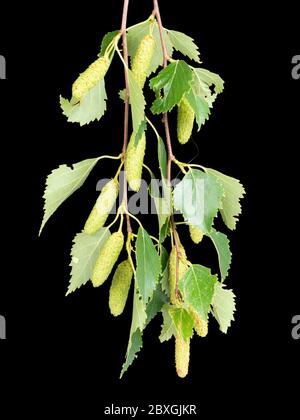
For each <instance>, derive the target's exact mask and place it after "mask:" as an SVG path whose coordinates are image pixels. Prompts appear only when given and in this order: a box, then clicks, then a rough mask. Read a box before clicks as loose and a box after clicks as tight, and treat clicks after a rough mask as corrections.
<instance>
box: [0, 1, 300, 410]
mask: <svg viewBox="0 0 300 420" xmlns="http://www.w3.org/2000/svg"><path fill="white" fill-rule="evenodd" d="M99 3H100V4H99V5H98V6H94V5H92V4H91V3H86V4H84V5H80V6H75V5H74V4H73V3H69V4H68V6H69V7H68V9H65V6H66V5H67V2H65V3H64V4H55V3H51V4H50V3H48V4H47V5H43V6H41V7H40V8H39V7H37V6H30V5H26V6H24V5H23V6H18V10H12V8H10V9H9V8H7V9H6V10H4V11H2V13H1V14H2V22H3V25H2V26H1V33H0V35H1V38H0V39H1V43H0V48H1V50H0V54H2V55H4V56H5V57H6V60H7V80H6V81H2V80H1V81H0V89H1V99H2V100H1V104H0V106H1V127H2V128H1V139H2V165H1V180H2V214H3V215H2V245H3V250H2V276H1V277H2V278H1V282H0V287H1V289H0V314H1V315H5V317H6V319H7V340H2V341H1V345H0V351H1V362H0V363H1V365H2V363H3V366H4V367H5V368H7V369H5V372H7V373H8V376H7V378H10V379H12V382H13V384H12V385H8V383H9V382H7V385H6V386H5V388H6V390H7V391H8V393H11V392H13V391H14V387H15V386H16V383H17V384H18V385H17V387H18V389H19V390H20V389H23V390H24V391H25V390H26V391H30V392H31V397H30V398H28V397H26V403H24V409H28V410H29V411H35V410H36V408H35V404H34V399H35V398H39V399H41V400H42V401H43V402H45V403H46V404H47V405H46V407H47V410H53V413H55V411H56V408H57V407H58V402H59V401H63V402H64V403H66V404H67V405H68V404H70V406H73V407H74V406H75V407H77V406H78V407H79V405H83V406H84V408H85V410H86V414H87V412H88V411H89V410H91V409H92V408H94V407H96V415H97V417H99V416H101V415H102V413H103V407H104V406H105V405H106V404H108V403H110V402H114V403H115V404H118V403H120V404H129V402H133V403H134V404H140V405H142V404H143V403H145V404H146V403H147V402H153V403H160V402H163V403H167V402H168V403H169V402H172V401H174V402H177V403H178V402H182V403H188V402H189V401H192V402H197V403H198V404H199V409H200V411H201V409H202V410H204V409H205V408H210V407H211V409H214V410H215V409H220V408H221V409H222V410H224V412H226V413H229V412H232V413H235V414H242V413H243V410H242V409H239V410H241V411H239V410H238V409H234V407H235V405H236V404H235V401H236V398H237V396H236V395H237V392H238V391H240V392H241V397H242V400H243V401H244V402H245V404H247V405H245V407H247V411H248V410H251V411H252V410H253V413H255V412H257V410H258V406H259V403H263V404H262V407H263V408H264V409H266V410H268V409H269V408H270V407H271V404H273V406H274V402H272V401H273V398H274V396H278V397H279V396H280V395H281V392H282V391H283V390H285V391H287V394H288V395H289V396H290V397H291V400H292V395H293V392H294V391H293V390H294V386H293V385H292V383H291V379H292V378H293V377H294V378H295V377H297V376H298V377H299V343H300V340H298V341H296V340H293V339H292V338H291V328H292V325H291V319H292V317H293V315H295V314H299V310H300V305H299V300H300V299H299V293H300V287H299V279H298V267H297V263H298V252H297V251H298V249H297V248H298V247H297V230H298V223H297V219H298V217H297V213H298V207H297V197H298V190H299V187H298V178H299V177H298V154H297V152H296V142H297V138H298V137H299V127H298V118H299V92H300V82H299V80H298V81H297V80H293V79H292V77H291V69H292V64H291V59H292V57H293V56H294V55H296V54H300V51H299V49H300V47H299V43H297V30H298V28H297V22H296V16H297V13H296V10H295V4H296V2H295V3H292V2H290V3H287V2H286V3H285V6H284V8H282V6H279V5H278V6H276V5H274V4H272V8H271V7H270V8H268V7H266V8H265V9H263V8H262V4H261V3H258V2H257V3H256V2H251V3H243V5H240V6H239V7H236V6H232V5H230V4H226V6H225V5H216V4H214V3H211V4H207V2H206V3H203V4H201V5H200V4H199V5H198V7H197V8H196V6H195V4H198V2H193V1H190V0H186V1H185V2H183V3H179V2H167V1H161V2H160V3H161V13H162V18H163V22H164V26H165V27H167V28H170V29H176V30H179V31H182V32H187V33H188V34H190V35H191V36H192V37H193V38H194V39H195V40H196V43H197V44H198V45H199V48H200V52H201V58H202V61H203V66H204V67H205V68H208V69H210V70H211V71H214V72H216V73H219V74H220V75H221V77H222V78H223V79H224V80H225V90H224V93H222V94H221V95H220V97H219V98H218V99H217V101H216V104H215V107H214V110H213V112H212V116H211V118H210V120H209V121H208V122H207V123H206V124H205V126H204V127H203V129H202V130H201V132H200V133H199V134H197V133H196V132H194V134H193V141H192V142H190V143H189V144H188V145H187V146H185V147H179V146H178V145H177V144H176V140H175V133H176V131H175V129H174V127H175V124H174V123H175V118H174V117H175V116H173V115H172V116H171V123H173V124H171V131H172V135H173V138H174V141H173V143H174V152H175V155H176V156H177V157H178V158H179V159H180V160H182V161H189V160H190V159H192V158H193V157H195V155H197V153H198V151H199V155H198V156H197V157H196V159H195V162H197V163H201V164H203V165H204V166H208V167H213V168H215V169H218V170H220V171H222V172H224V173H226V174H229V175H232V176H234V177H236V178H239V179H240V180H241V181H242V182H243V184H244V185H245V188H246V190H247V196H246V198H245V199H244V200H243V203H242V204H243V214H242V216H241V218H240V222H239V224H238V228H237V231H235V232H233V233H230V238H231V245H232V251H233V264H232V268H231V271H230V277H229V279H228V280H227V283H228V285H229V287H230V288H233V290H234V291H235V293H236V295H237V313H236V321H235V323H234V324H233V325H232V327H231V328H230V330H229V332H228V334H227V335H224V334H222V333H220V332H219V331H218V328H217V325H216V324H215V323H214V322H211V326H210V327H211V328H210V333H209V336H208V337H207V338H206V339H205V340H204V339H203V340H202V339H194V340H193V343H192V349H191V351H192V354H191V365H190V374H189V376H188V377H187V378H186V379H185V380H179V379H178V378H177V377H176V374H175V369H174V356H173V346H174V343H173V342H171V341H170V342H167V343H164V344H160V343H159V340H158V339H157V338H156V337H158V335H159V332H160V323H161V319H159V317H157V319H156V320H155V321H153V323H151V325H150V326H149V328H148V329H147V330H146V332H145V334H144V346H143V350H142V352H141V353H140V354H139V357H138V359H137V360H136V361H135V362H134V364H133V365H132V366H131V367H130V368H129V370H128V372H127V373H126V375H125V376H124V379H122V381H120V380H119V379H118V376H119V372H120V369H121V365H122V363H123V360H124V356H125V351H126V346H127V340H128V334H129V327H130V315H131V313H130V305H128V307H127V309H126V312H125V314H124V316H123V317H121V318H120V319H113V318H112V317H111V316H110V314H109V310H108V305H107V297H108V290H109V282H107V284H105V285H104V286H103V287H102V288H99V289H93V288H92V287H91V285H86V286H85V287H83V288H82V289H80V291H78V292H76V293H74V294H72V295H71V296H69V297H67V298H66V297H65V296H64V294H65V291H66V287H67V284H68V278H69V267H68V264H69V251H70V248H71V243H72V238H73V236H74V235H75V233H76V232H79V231H80V230H81V228H82V226H83V223H84V221H85V219H86V217H87V215H88V213H89V210H90V208H91V206H92V205H93V202H94V200H95V198H96V191H95V185H96V182H97V181H98V180H99V179H100V178H102V177H110V176H112V175H114V171H115V166H116V165H115V163H113V164H112V163H111V161H109V163H101V164H100V165H98V166H97V167H96V169H95V170H94V171H93V172H92V174H91V175H90V177H89V178H88V180H87V182H86V183H85V185H84V186H83V187H82V188H81V190H80V191H78V192H77V193H76V194H74V196H72V197H71V198H70V199H69V200H68V201H67V202H65V203H64V204H63V205H62V206H61V208H60V209H59V211H58V212H57V213H56V214H55V216H53V217H52V218H51V219H50V221H49V222H48V224H47V226H46V228H45V230H44V232H43V234H42V236H41V237H40V238H37V234H38V229H39V225H40V221H41V218H42V199H41V197H42V194H43V188H44V181H45V177H46V176H47V174H48V173H49V172H50V171H51V170H52V169H53V168H55V167H57V166H59V165H60V164H62V163H67V164H70V163H74V162H77V161H80V160H83V159H85V158H88V157H94V156H98V155H102V154H111V155H113V154H118V153H119V151H120V149H121V143H122V129H123V126H122V124H123V106H122V103H121V102H120V101H119V99H118V95H117V92H118V90H119V89H120V88H122V87H123V73H122V66H121V64H120V62H119V61H118V59H117V57H116V58H115V60H114V63H113V66H112V68H111V70H110V72H109V75H108V77H107V79H108V81H107V91H108V95H109V101H108V112H107V113H106V114H105V117H104V118H103V119H102V120H101V123H100V124H98V123H92V124H90V125H89V126H85V127H82V128H80V127H79V126H78V125H74V124H69V123H67V122H66V119H65V118H64V117H63V116H62V114H61V111H60V108H59V105H58V97H59V94H62V95H63V96H64V97H70V93H71V84H72V82H73V81H74V80H75V79H76V77H77V75H78V73H79V72H81V71H82V70H83V69H84V68H85V67H86V66H87V65H88V64H89V63H90V62H91V61H92V60H94V59H95V57H96V55H97V53H98V51H99V45H100V42H101V39H102V36H103V35H104V34H105V33H106V32H108V31H110V30H114V29H117V28H118V27H119V26H120V20H121V12H122V1H121V0H118V1H110V2H107V4H106V2H103V3H105V5H104V4H101V2H99ZM131 3H132V4H131V5H130V11H129V22H128V23H129V25H131V24H134V23H136V22H137V21H140V20H144V19H146V18H147V16H148V15H149V14H150V13H151V2H150V1H149V2H146V1H144V2H141V1H137V0H133V1H132V2H131ZM201 3H202V2H201ZM298 38H299V36H298ZM148 95H149V96H148V97H149V98H151V96H150V95H151V93H150V92H149V93H148ZM156 123H157V125H158V126H159V124H160V122H159V119H157V120H156ZM160 132H161V133H163V127H162V126H160ZM149 133H150V130H149ZM149 145H150V146H149ZM154 145H155V138H150V139H149V140H148V146H147V147H148V149H147V163H148V164H149V165H150V166H151V167H154V165H155V159H156V157H155V147H154ZM198 149H199V150H198ZM113 165H114V167H113ZM174 171H176V170H175V169H174ZM175 174H176V173H175ZM146 223H148V224H147V226H148V227H151V224H152V227H153V228H156V220H155V218H154V216H153V217H152V218H151V222H150V224H149V222H146ZM182 232H184V230H182ZM293 241H294V242H295V243H296V245H294V244H293ZM183 242H184V244H185V246H186V248H187V250H188V253H189V255H190V256H191V260H192V261H194V262H196V261H197V262H201V263H203V264H205V263H206V264H210V265H213V266H214V267H215V269H216V267H217V266H216V263H217V261H216V257H215V255H214V253H213V250H212V248H211V245H210V244H209V242H208V241H205V242H204V243H203V244H202V245H201V246H199V247H194V246H191V245H189V242H188V237H187V236H186V235H185V234H184V233H183ZM1 370H2V368H1ZM3 371H4V369H3ZM7 380H8V379H7ZM51 380H52V381H53V385H52V387H51V392H50V393H49V392H43V390H44V389H45V388H46V386H47V385H49V383H50V382H51ZM4 382H5V381H4ZM30 382H31V385H29V383H30ZM10 383H11V382H10ZM250 384H252V385H250ZM249 387H250V388H251V389H250V390H249V389H248V388H249ZM270 391H271V395H272V396H271V397H267V396H266V394H267V392H270ZM21 395H25V394H22V393H21ZM37 396H38V397H37ZM212 396H218V398H219V401H220V405H217V406H214V405H213V406H211V402H210V401H211V397H212ZM241 397H239V398H241ZM20 398H22V397H20ZM24 401H25V399H24ZM239 401H240V399H239ZM281 403H282V400H281V399H280V398H278V399H277V401H276V405H279V404H281ZM292 408H293V404H292V403H291V404H290V405H287V409H292ZM10 409H11V410H13V409H14V407H12V406H11V407H10ZM87 417H88V415H87Z"/></svg>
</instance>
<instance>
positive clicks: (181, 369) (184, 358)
mask: <svg viewBox="0 0 300 420" xmlns="http://www.w3.org/2000/svg"><path fill="white" fill-rule="evenodd" d="M189 361H190V339H188V340H186V341H185V340H184V339H183V337H182V336H181V335H180V334H177V335H176V337H175V364H176V372H177V375H178V376H179V377H180V378H185V377H186V375H187V374H188V371H189Z"/></svg>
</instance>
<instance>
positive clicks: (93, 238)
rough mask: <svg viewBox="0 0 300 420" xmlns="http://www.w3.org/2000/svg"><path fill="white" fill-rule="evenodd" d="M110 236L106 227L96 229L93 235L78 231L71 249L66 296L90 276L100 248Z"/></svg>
mask: <svg viewBox="0 0 300 420" xmlns="http://www.w3.org/2000/svg"><path fill="white" fill-rule="evenodd" d="M109 236H110V232H109V230H108V229H107V228H102V229H100V230H98V232H96V233H95V234H94V235H87V234H86V233H84V232H81V233H78V234H77V235H76V236H75V238H74V240H73V246H72V250H71V257H72V258H71V264H70V265H71V267H72V270H71V279H70V284H69V287H68V291H67V293H66V296H67V295H69V294H70V293H71V292H74V291H75V290H76V289H78V288H79V287H81V286H83V285H84V284H86V282H87V281H88V280H89V279H90V278H91V275H92V271H93V268H94V266H95V264H96V260H97V258H98V256H99V252H100V249H101V248H102V246H103V245H104V244H105V242H106V241H107V239H108V238H109Z"/></svg>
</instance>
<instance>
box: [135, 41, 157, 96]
mask: <svg viewBox="0 0 300 420" xmlns="http://www.w3.org/2000/svg"><path fill="white" fill-rule="evenodd" d="M154 48H155V40H154V38H153V36H152V35H146V36H145V37H144V38H143V39H142V41H141V43H140V45H139V46H138V49H137V52H136V54H135V56H134V57H133V60H132V72H133V75H134V77H135V80H136V81H137V82H138V84H139V86H140V87H141V88H143V87H144V84H145V81H146V78H147V75H148V72H149V67H150V64H151V61H152V57H153V53H154Z"/></svg>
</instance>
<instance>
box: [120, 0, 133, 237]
mask: <svg viewBox="0 0 300 420" xmlns="http://www.w3.org/2000/svg"><path fill="white" fill-rule="evenodd" d="M128 6H129V0H124V5H123V15H122V25H121V33H122V43H123V59H124V62H125V66H124V77H125V100H124V103H125V105H124V137H123V149H122V152H123V160H124V162H125V160H126V150H127V144H128V122H129V95H130V92H129V78H128V47H127V35H126V26H127V15H128ZM123 201H124V203H125V208H126V210H127V211H128V198H127V179H126V173H124V182H123ZM126 223H127V233H131V232H132V228H131V224H130V217H129V215H128V214H127V213H126Z"/></svg>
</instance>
